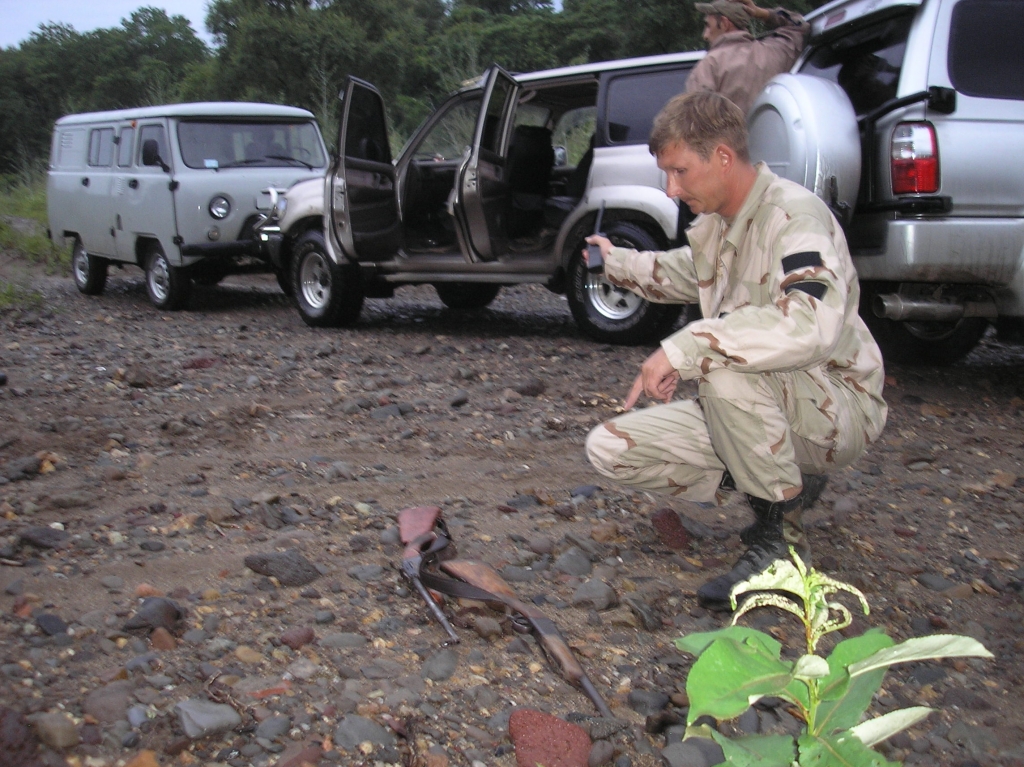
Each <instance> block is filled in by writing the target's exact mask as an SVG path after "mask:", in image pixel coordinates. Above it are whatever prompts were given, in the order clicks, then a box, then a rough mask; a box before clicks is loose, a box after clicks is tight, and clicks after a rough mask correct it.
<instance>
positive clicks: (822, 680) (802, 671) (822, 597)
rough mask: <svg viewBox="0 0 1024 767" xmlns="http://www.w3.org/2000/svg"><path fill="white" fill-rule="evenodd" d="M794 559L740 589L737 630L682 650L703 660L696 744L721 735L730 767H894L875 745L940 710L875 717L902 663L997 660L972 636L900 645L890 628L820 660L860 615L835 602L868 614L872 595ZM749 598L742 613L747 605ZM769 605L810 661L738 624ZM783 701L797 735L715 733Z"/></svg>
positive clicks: (696, 674)
mask: <svg viewBox="0 0 1024 767" xmlns="http://www.w3.org/2000/svg"><path fill="white" fill-rule="evenodd" d="M790 555H791V556H792V561H790V560H783V559H780V560H778V561H776V562H775V563H773V564H772V565H771V566H770V567H769V568H768V569H767V570H766V571H765V572H763V573H760V574H758V575H755V576H753V577H752V578H750V579H749V580H746V581H743V582H741V583H737V584H736V586H734V587H733V590H732V594H731V600H732V607H733V609H734V610H735V614H734V616H733V619H732V623H731V625H729V626H727V627H726V628H723V629H720V630H718V631H709V632H702V633H698V634H691V635H689V636H685V637H682V638H680V639H677V640H676V646H677V647H678V648H679V649H680V650H683V651H684V652H688V653H691V654H692V655H695V656H697V660H696V661H695V662H694V664H693V667H692V668H691V669H690V673H689V676H688V677H687V679H686V692H687V695H688V696H689V699H690V709H689V713H688V715H687V721H686V724H687V732H686V737H687V738H689V737H694V736H700V737H711V738H714V740H715V741H716V742H717V743H718V744H719V745H720V746H721V747H722V750H723V752H724V754H725V762H723V764H729V765H734V766H736V767H792V766H793V765H799V766H800V767H811V765H814V766H815V767H847V766H849V767H868V766H871V767H878V766H882V765H893V764H895V763H894V762H890V761H888V760H887V759H885V758H884V757H883V756H882V755H881V754H880V753H879V752H877V751H875V750H874V749H872V746H874V745H876V744H878V743H881V742H882V741H884V740H885V739H886V738H889V737H890V736H892V735H894V734H896V733H897V732H900V731H901V730H904V729H906V728H907V727H911V726H913V725H914V724H916V723H917V722H919V721H921V720H922V719H924V718H925V717H926V716H928V714H930V713H931V712H932V710H933V709H931V708H928V707H926V706H914V707H910V708H904V709H899V710H897V711H891V712H889V713H887V714H884V715H883V716H879V717H875V718H868V719H865V718H864V717H865V714H866V713H867V710H868V707H869V706H870V704H871V700H872V697H873V696H874V695H875V693H876V692H878V690H879V689H880V688H881V686H882V680H883V678H884V676H885V673H886V671H887V670H888V668H889V666H891V665H893V664H894V663H904V662H907V661H919V660H927V659H935V658H951V657H978V658H991V657H993V656H992V654H991V653H990V652H989V651H988V650H986V649H985V648H984V647H983V646H982V645H981V644H980V643H979V642H977V641H975V640H974V639H971V638H970V637H964V636H955V635H931V636H926V637H916V638H913V639H908V640H906V641H905V642H902V643H900V644H896V643H895V642H894V641H893V640H892V639H891V638H890V637H889V636H887V635H886V634H885V633H884V632H883V631H882V630H881V629H871V630H869V631H867V632H866V633H864V634H862V635H861V636H857V637H852V638H847V639H843V640H842V641H840V642H838V643H837V644H836V645H835V647H834V648H833V649H832V652H831V653H830V654H829V655H828V656H827V657H822V656H820V655H817V654H816V650H817V647H818V642H819V641H820V640H821V638H822V637H824V636H825V635H826V634H830V633H832V632H834V631H839V630H840V629H844V628H846V627H847V626H849V625H850V623H851V622H852V620H853V617H852V615H851V613H850V610H849V609H848V608H847V607H846V606H845V605H843V604H842V603H841V602H838V601H834V600H833V601H830V600H832V597H833V595H835V594H837V593H838V592H847V593H848V594H851V595H853V596H855V597H856V598H857V599H858V600H859V602H860V604H861V607H862V608H863V610H864V614H865V615H867V614H868V613H869V607H868V603H867V600H866V599H865V597H864V595H863V594H862V593H861V592H860V591H859V590H857V589H856V588H854V587H853V586H851V585H849V584H847V583H843V582H842V581H837V580H835V579H833V578H829V577H828V576H827V575H824V574H822V573H820V572H818V571H817V570H814V569H813V568H811V569H808V568H807V567H806V566H805V565H804V563H803V561H802V560H801V559H800V557H799V555H797V554H796V552H795V551H793V550H792V548H790ZM742 594H747V595H748V596H747V597H746V599H745V600H744V601H743V602H742V605H740V606H739V608H738V609H737V597H739V596H740V595H742ZM759 607H776V608H778V609H781V610H784V611H786V612H788V613H792V614H793V615H795V616H796V617H797V618H798V619H799V620H800V621H801V622H802V624H803V627H804V637H805V642H806V647H805V652H804V654H803V655H802V656H801V657H799V658H797V659H796V660H792V661H791V660H785V659H783V658H782V657H781V652H782V645H781V643H780V642H778V641H777V640H776V639H775V638H774V637H772V636H770V635H768V634H765V633H764V632H761V631H758V630H756V629H752V628H749V627H745V626H739V625H737V623H736V622H737V620H738V619H739V618H740V617H742V616H743V615H745V614H746V613H748V612H750V611H751V610H753V609H756V608H759ZM766 696H775V697H778V698H781V699H782V700H784V701H786V702H787V703H788V704H790V709H789V710H790V713H792V714H793V715H794V716H795V717H797V718H798V719H799V720H800V721H802V722H803V727H802V728H801V729H802V732H801V733H800V734H799V736H797V737H793V736H790V735H750V736H745V737H739V738H732V739H730V738H727V737H726V736H724V735H722V734H721V733H719V732H717V731H715V730H713V729H712V728H711V727H708V726H707V725H699V726H698V725H695V722H696V721H697V719H699V718H700V717H702V716H710V717H713V718H715V719H716V720H728V719H733V718H735V717H738V716H739V715H740V714H742V713H743V712H744V711H746V710H747V708H748V707H749V706H750V705H752V704H753V703H754V702H756V701H757V700H759V699H760V698H763V697H766Z"/></svg>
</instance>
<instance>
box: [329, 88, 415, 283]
mask: <svg viewBox="0 0 1024 767" xmlns="http://www.w3.org/2000/svg"><path fill="white" fill-rule="evenodd" d="M342 99H343V101H344V106H343V111H342V119H341V127H340V129H339V131H338V159H337V160H336V161H335V165H334V168H333V169H332V171H331V172H330V173H329V174H328V175H327V179H326V186H327V189H326V192H327V194H326V195H325V197H326V199H325V203H326V205H325V208H326V211H327V216H328V226H327V237H328V240H329V247H330V248H331V249H332V250H333V251H334V253H333V255H334V256H340V255H342V254H344V256H345V257H346V258H348V259H349V260H351V261H376V260H380V259H387V258H391V257H393V256H394V255H395V254H397V253H398V251H399V249H400V248H401V245H402V220H401V216H400V215H399V212H398V194H397V191H396V185H395V166H394V165H393V164H392V162H391V148H390V146H389V144H388V129H387V119H386V118H385V115H384V100H383V99H382V98H381V95H380V92H379V91H378V90H377V89H376V88H374V87H373V86H372V85H370V84H369V83H368V82H365V81H363V80H359V79H357V78H355V77H349V78H347V80H346V81H345V89H344V91H343V95H342ZM335 261H337V262H339V263H340V261H341V259H340V258H337V257H336V258H335Z"/></svg>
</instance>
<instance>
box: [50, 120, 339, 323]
mask: <svg viewBox="0 0 1024 767" xmlns="http://www.w3.org/2000/svg"><path fill="white" fill-rule="evenodd" d="M326 168H327V151H326V149H325V147H324V143H323V138H322V137H321V135H320V129H319V127H318V126H317V123H316V120H315V119H314V118H313V115H312V113H310V112H308V111H306V110H304V109H297V108H295V107H287V106H278V105H275V104H255V103H241V102H237V103H236V102H223V103H216V102H210V103H195V104H172V105H168V106H156V107H140V108H137V109H122V110H117V111H110V112H92V113H87V114H77V115H69V116H67V117H62V118H61V119H59V120H58V121H57V122H56V125H55V126H54V131H53V143H52V147H51V153H50V166H49V176H48V183H47V207H48V212H49V223H50V236H51V237H52V238H53V240H54V241H55V242H56V243H57V244H58V245H61V246H64V247H66V246H67V243H68V242H70V243H71V244H72V247H73V252H72V270H73V274H74V279H75V284H76V285H77V286H78V289H79V290H80V291H81V292H83V293H86V294H97V293H100V292H102V290H103V288H104V286H105V284H106V279H107V268H108V265H110V264H114V265H117V266H120V267H123V266H124V265H126V264H134V265H137V266H139V267H141V268H142V269H144V270H145V272H146V288H147V292H148V294H149V298H150V300H151V301H152V302H153V304H154V305H156V306H157V307H159V308H161V309H178V308H180V307H182V306H183V305H184V304H185V302H186V301H187V299H188V296H189V293H190V290H191V286H192V284H193V282H195V283H201V284H215V283H217V282H219V281H220V280H221V279H223V278H224V277H225V276H227V275H228V274H233V273H239V272H247V271H273V272H275V273H277V275H278V280H279V282H280V283H281V287H282V288H284V289H285V290H286V291H287V290H288V288H289V285H288V282H287V275H286V274H285V273H284V272H283V271H282V270H281V269H280V266H279V265H278V264H275V263H273V260H272V259H270V258H269V257H268V255H267V252H266V249H265V248H264V247H262V246H261V243H260V240H259V238H258V237H257V236H256V235H255V225H256V224H257V222H259V221H261V220H262V219H263V218H264V217H265V216H266V213H267V211H268V210H269V209H270V207H271V197H270V195H268V194H267V192H266V189H267V188H268V187H287V186H290V185H291V184H294V183H295V182H298V181H302V180H304V179H315V178H322V177H323V175H324V172H325V171H326Z"/></svg>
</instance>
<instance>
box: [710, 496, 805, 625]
mask: <svg viewBox="0 0 1024 767" xmlns="http://www.w3.org/2000/svg"><path fill="white" fill-rule="evenodd" d="M803 496H804V494H803V493H802V492H801V493H800V495H798V496H796V497H795V498H791V499H790V500H788V501H774V502H773V501H766V500H764V499H763V498H755V497H754V496H752V495H748V496H747V500H748V501H749V502H750V506H751V508H753V510H754V514H755V515H756V517H757V522H755V523H754V525H753V531H752V532H751V534H750V535H749V536H748V537H749V538H750V539H751V540H749V541H745V543H747V545H748V548H747V550H746V551H745V552H743V554H742V555H741V556H740V558H739V559H738V560H736V564H734V565H733V566H732V570H730V571H729V572H727V573H726V574H725V575H719V576H718V577H717V578H714V579H712V580H710V581H708V582H707V583H705V584H704V585H703V586H701V587H700V588H699V589H697V601H698V602H699V603H700V605H701V607H706V608H707V609H709V610H730V609H732V606H731V605H730V603H729V592H730V591H732V587H733V586H735V585H736V584H737V583H739V582H740V581H745V580H747V579H748V578H750V577H751V576H752V575H756V574H757V573H761V572H764V571H765V570H767V569H768V567H769V565H771V564H772V562H775V561H776V560H778V559H788V558H789V544H788V542H787V541H786V538H785V536H784V535H783V531H782V525H783V520H784V519H785V517H786V516H787V515H788V514H792V513H793V512H794V511H798V510H799V511H802V510H803V504H804V497H803Z"/></svg>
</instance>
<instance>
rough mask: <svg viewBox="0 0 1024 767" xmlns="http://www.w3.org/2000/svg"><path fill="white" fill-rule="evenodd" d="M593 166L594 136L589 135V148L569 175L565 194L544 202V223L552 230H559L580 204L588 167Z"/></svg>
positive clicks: (585, 184)
mask: <svg viewBox="0 0 1024 767" xmlns="http://www.w3.org/2000/svg"><path fill="white" fill-rule="evenodd" d="M593 164H594V135H593V134H591V135H590V146H588V147H587V151H586V152H584V153H583V156H582V157H581V158H580V162H579V164H578V165H577V166H576V167H575V168H574V169H573V172H572V173H570V174H569V178H568V179H567V180H566V183H565V194H564V195H556V196H553V197H549V198H548V199H547V200H545V201H544V223H545V225H547V226H550V227H551V228H552V229H559V228H560V227H561V226H562V222H563V221H565V217H566V216H568V215H569V214H570V213H572V211H573V208H575V207H576V206H577V205H579V204H580V200H582V199H583V193H584V192H585V191H586V190H587V179H588V178H590V166H591V165H593Z"/></svg>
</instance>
